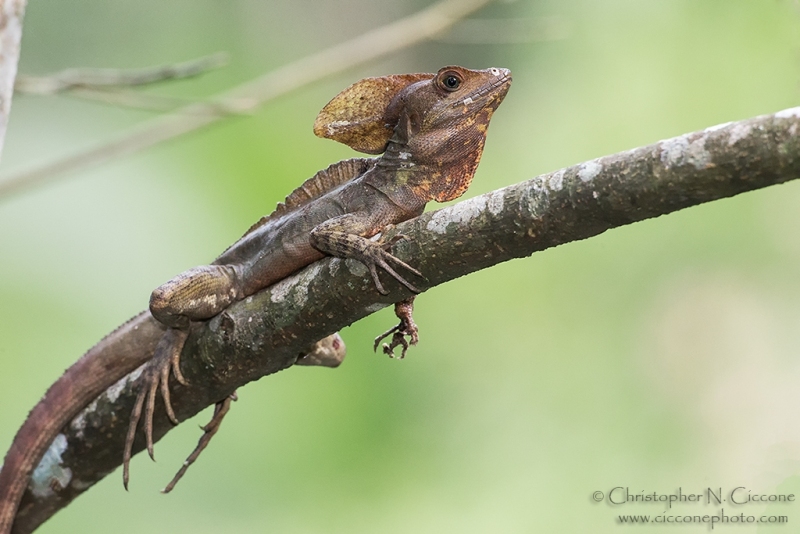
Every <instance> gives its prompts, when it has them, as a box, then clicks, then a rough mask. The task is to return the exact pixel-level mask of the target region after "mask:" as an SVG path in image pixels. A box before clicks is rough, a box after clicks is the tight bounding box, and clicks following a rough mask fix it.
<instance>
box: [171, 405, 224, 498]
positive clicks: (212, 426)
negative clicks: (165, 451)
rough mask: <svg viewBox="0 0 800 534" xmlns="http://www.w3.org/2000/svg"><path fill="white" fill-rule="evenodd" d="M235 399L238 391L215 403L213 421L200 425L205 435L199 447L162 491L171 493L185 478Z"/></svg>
mask: <svg viewBox="0 0 800 534" xmlns="http://www.w3.org/2000/svg"><path fill="white" fill-rule="evenodd" d="M235 400H237V397H236V392H235V391H234V392H233V393H231V394H230V395H228V396H227V397H225V399H224V400H221V401H219V402H218V403H217V404H216V405H214V415H213V416H212V417H211V421H209V422H208V424H206V425H205V426H201V427H200V428H201V429H202V430H203V435H202V436H200V440H199V441H198V442H197V447H195V448H194V450H193V451H192V454H190V455H189V457H188V458H186V460H185V461H184V462H183V465H182V466H181V468H180V469H179V470H178V472H177V473H176V474H175V476H174V477H173V478H172V480H171V481H170V482H169V484H167V486H166V487H165V488H164V489H162V490H161V493H169V492H170V491H172V490H173V489H174V488H175V485H176V484H177V483H178V481H179V480H180V479H181V478H183V475H185V474H186V471H187V470H188V469H189V466H190V465H192V464H193V463H194V462H195V460H197V458H198V457H199V456H200V453H201V452H203V450H204V449H205V448H206V447H207V446H208V443H209V442H210V441H211V438H213V437H214V434H216V433H217V431H218V430H219V427H220V425H221V424H222V420H223V419H224V418H225V415H227V413H228V410H230V409H231V401H235Z"/></svg>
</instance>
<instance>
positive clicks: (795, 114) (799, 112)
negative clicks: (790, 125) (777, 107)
mask: <svg viewBox="0 0 800 534" xmlns="http://www.w3.org/2000/svg"><path fill="white" fill-rule="evenodd" d="M775 117H776V118H778V119H800V107H796V108H789V109H784V110H782V111H779V112H777V113H776V114H775Z"/></svg>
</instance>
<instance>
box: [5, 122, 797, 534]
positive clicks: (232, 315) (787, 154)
mask: <svg viewBox="0 0 800 534" xmlns="http://www.w3.org/2000/svg"><path fill="white" fill-rule="evenodd" d="M798 127H800V108H794V109H789V110H785V111H782V112H779V113H776V114H774V115H767V116H763V117H757V118H754V119H750V120H745V121H740V122H735V123H728V124H724V125H720V126H716V127H712V128H707V129H706V130H703V131H700V132H695V133H691V134H686V135H683V136H680V137H676V138H673V139H668V140H665V141H661V142H659V143H656V144H653V145H650V146H646V147H643V148H637V149H634V150H630V151H627V152H623V153H620V154H616V155H612V156H606V157H602V158H599V159H596V160H592V161H589V162H586V163H582V164H580V165H575V166H573V167H569V168H566V169H562V170H559V171H556V172H552V173H549V174H545V175H542V176H538V177H536V178H533V179H531V180H528V181H525V182H522V183H519V184H516V185H512V186H509V187H506V188H503V189H499V190H497V191H493V192H491V193H488V194H485V195H482V196H479V197H475V198H472V199H469V200H466V201H463V202H460V203H458V204H455V205H453V206H450V207H447V208H444V209H441V210H438V211H433V212H429V213H426V214H424V215H422V216H421V217H419V218H417V219H415V220H412V221H409V222H406V223H403V224H401V225H399V226H398V227H397V228H396V229H395V231H396V232H400V233H402V234H404V235H406V236H407V237H408V239H405V240H403V241H401V242H399V243H398V244H397V245H396V246H395V252H396V253H397V255H398V257H400V258H401V259H403V260H404V261H407V262H409V263H411V264H412V265H414V266H415V267H417V268H418V269H419V270H420V271H422V272H423V273H425V276H426V277H427V280H426V281H424V282H423V283H420V284H419V286H420V287H422V288H423V289H428V288H430V287H433V286H436V285H438V284H442V283H444V282H447V281H449V280H452V279H454V278H457V277H459V276H463V275H465V274H468V273H471V272H474V271H477V270H479V269H483V268H486V267H489V266H492V265H495V264H497V263H500V262H503V261H507V260H510V259H512V258H519V257H524V256H529V255H530V254H532V253H534V252H536V251H539V250H544V249H547V248H550V247H553V246H556V245H560V244H562V243H567V242H570V241H576V240H580V239H585V238H588V237H591V236H594V235H597V234H600V233H602V232H604V231H606V230H608V229H610V228H614V227H617V226H622V225H625V224H629V223H632V222H636V221H640V220H643V219H648V218H652V217H657V216H659V215H663V214H666V213H670V212H673V211H677V210H680V209H683V208H686V207H689V206H694V205H697V204H702V203H704V202H709V201H712V200H716V199H720V198H725V197H730V196H733V195H737V194H739V193H742V192H745V191H750V190H754V189H759V188H762V187H766V186H769V185H774V184H779V183H783V182H786V181H788V180H792V179H795V178H797V177H798V176H800V137H798V136H797V135H796V134H797V131H798ZM384 280H385V281H386V282H387V288H390V289H391V292H390V294H389V295H387V296H381V295H380V294H378V293H377V292H376V291H375V290H374V287H373V284H372V281H371V279H370V276H369V274H368V273H367V271H366V269H365V268H364V267H363V266H362V265H361V264H358V263H356V262H350V261H341V260H338V259H332V258H327V259H324V260H322V261H319V262H317V263H315V264H313V265H311V266H309V267H308V268H306V269H305V270H303V271H301V272H300V273H298V274H296V275H294V276H292V277H290V278H288V279H286V280H284V281H282V282H280V283H278V284H276V285H274V286H272V287H270V288H268V289H266V290H264V291H262V292H260V293H258V294H256V295H254V296H252V297H248V298H247V299H245V300H243V301H241V302H239V303H237V304H235V305H233V306H231V307H230V308H228V309H227V310H226V311H225V312H223V313H222V314H220V315H219V316H217V317H215V318H214V319H212V320H210V321H208V322H207V323H204V324H202V325H198V326H197V327H196V328H195V329H194V330H193V331H192V333H191V335H190V337H189V341H188V343H187V346H186V348H185V350H184V352H183V366H182V368H183V373H184V375H185V377H186V378H187V379H188V380H189V383H190V386H189V387H182V386H180V385H178V384H175V383H173V384H172V388H173V403H174V406H175V409H176V413H177V415H178V417H179V418H180V419H181V420H183V419H186V418H188V417H191V416H192V415H194V414H196V413H197V412H198V411H200V410H201V409H203V408H205V407H206V406H208V405H209V404H212V403H214V402H215V401H217V400H219V399H222V398H224V397H225V396H226V395H228V394H230V393H231V392H232V391H234V390H235V389H237V388H239V387H240V386H242V385H244V384H246V383H247V382H250V381H252V380H257V379H259V378H261V377H262V376H265V375H268V374H271V373H275V372H277V371H280V370H283V369H286V368H288V367H291V366H292V365H293V364H294V363H296V361H297V357H298V355H299V354H300V352H301V351H302V350H303V349H304V348H305V347H307V346H308V345H309V344H310V343H312V342H313V341H315V340H317V339H321V338H323V337H325V336H327V335H328V334H331V333H333V332H335V331H337V330H339V329H341V328H343V327H345V326H347V325H349V324H351V323H353V322H355V321H357V320H359V319H361V318H362V317H364V316H366V315H369V314H371V313H373V312H375V311H377V310H379V309H381V308H383V307H385V306H387V305H389V304H391V303H393V302H396V301H398V300H401V299H402V298H405V297H408V296H409V295H410V294H409V293H408V291H407V290H405V289H404V288H402V287H400V286H398V285H397V284H395V283H393V282H392V281H391V280H389V279H388V277H384ZM416 282H417V281H415V283H416ZM139 320H140V321H142V324H143V325H146V327H144V328H135V329H134V328H127V329H123V330H119V331H118V333H114V334H112V335H111V337H110V338H108V339H107V343H109V344H110V345H109V350H113V345H114V344H115V343H119V344H120V345H129V344H131V343H136V344H139V345H140V346H141V347H152V346H153V345H154V343H155V341H156V337H157V336H158V335H159V334H160V332H161V330H160V329H159V328H157V327H155V324H154V321H153V319H152V318H151V317H150V316H149V314H145V315H144V316H143V317H141V318H140V319H139ZM428 327H429V328H432V327H434V325H429V326H428ZM115 335H116V336H117V338H114V336H115ZM136 376H138V374H137V372H134V373H132V374H130V375H129V376H127V377H126V378H124V379H123V380H121V381H120V382H119V383H118V384H116V385H114V386H113V387H111V388H109V390H108V391H107V392H105V393H103V394H102V395H101V396H100V397H99V399H98V400H97V401H96V402H94V403H92V404H91V405H90V406H89V407H88V408H87V409H86V410H84V412H83V413H81V414H80V415H79V416H78V417H76V418H75V419H74V420H73V421H72V423H71V424H70V425H68V426H67V427H66V428H65V429H64V431H63V432H64V433H63V434H62V435H60V436H59V438H58V439H57V440H56V443H54V445H53V447H51V451H50V452H51V453H53V454H50V455H49V456H46V457H45V460H43V462H42V464H43V465H42V467H44V468H45V469H44V472H46V473H54V475H53V476H55V477H58V476H61V477H62V482H63V483H64V485H65V486H66V487H65V488H64V489H63V490H60V491H56V492H53V491H51V492H50V494H49V495H45V496H40V497H37V496H35V495H33V493H31V491H28V492H27V493H26V495H25V498H24V500H23V505H22V508H21V512H20V515H19V516H18V518H17V522H16V523H15V530H14V532H16V533H18V534H20V533H27V532H31V531H32V530H33V529H34V528H35V527H36V526H37V525H39V524H40V523H42V522H43V521H44V520H46V519H47V518H48V517H50V516H51V515H52V514H54V513H55V512H56V511H58V510H59V509H60V508H62V507H63V506H66V504H68V503H69V502H70V501H71V500H72V499H73V498H75V497H76V496H78V495H79V494H80V493H82V492H83V491H85V490H86V489H88V488H89V487H90V486H91V485H92V484H94V483H95V482H97V481H98V480H100V479H101V478H103V477H104V476H106V475H107V474H109V473H110V472H112V471H113V470H114V469H115V468H116V467H117V466H118V465H119V464H120V462H121V459H122V447H123V441H124V438H125V432H126V428H127V422H128V416H129V414H130V410H131V407H132V404H133V401H134V397H135V390H134V388H133V384H132V383H133V380H134V379H135V378H136ZM171 428H172V425H171V424H170V423H169V422H168V420H167V419H166V417H165V416H164V414H163V410H162V409H158V416H157V418H156V420H155V433H156V437H157V438H161V437H162V436H163V435H164V434H165V433H166V432H168V431H169V430H170V429H171ZM142 446H143V443H142V440H140V441H137V443H136V450H141V448H142ZM59 461H60V464H59ZM67 470H69V472H68V474H67ZM51 482H52V480H49V481H48V480H47V479H46V477H45V479H44V480H40V481H38V484H39V485H40V486H41V484H45V485H46V484H48V483H51Z"/></svg>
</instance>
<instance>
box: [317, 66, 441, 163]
mask: <svg viewBox="0 0 800 534" xmlns="http://www.w3.org/2000/svg"><path fill="white" fill-rule="evenodd" d="M433 76H434V75H433V74H393V75H391V76H381V77H379V78H365V79H363V80H361V81H359V82H356V83H354V84H353V85H351V86H350V87H348V88H347V89H345V90H344V91H342V92H341V93H339V94H338V95H336V96H335V97H333V100H331V101H330V102H328V104H327V105H326V106H325V107H324V108H322V111H320V112H319V115H317V120H316V121H315V122H314V133H315V134H316V135H317V136H319V137H325V138H328V139H333V140H334V141H339V142H340V143H344V144H346V145H348V146H350V147H351V148H353V149H355V150H358V151H359V152H365V153H367V154H380V153H381V152H383V151H384V150H385V149H386V144H387V143H388V142H389V138H391V137H392V132H393V131H394V127H395V125H396V123H397V120H398V118H399V115H398V114H399V112H400V110H399V109H396V108H394V107H392V106H390V104H391V103H392V100H393V99H394V97H395V96H397V94H398V93H399V92H400V91H402V90H403V89H405V88H406V87H408V86H409V85H411V84H414V83H416V82H419V81H422V80H430V79H431V78H433Z"/></svg>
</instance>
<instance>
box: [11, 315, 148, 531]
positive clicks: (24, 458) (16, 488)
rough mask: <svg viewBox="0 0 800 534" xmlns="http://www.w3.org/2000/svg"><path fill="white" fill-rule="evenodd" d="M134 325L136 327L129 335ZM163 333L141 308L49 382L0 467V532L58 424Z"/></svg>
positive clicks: (139, 359) (136, 362) (133, 364)
mask: <svg viewBox="0 0 800 534" xmlns="http://www.w3.org/2000/svg"><path fill="white" fill-rule="evenodd" d="M135 330H140V331H139V332H137V335H131V334H132V333H133V331H135ZM145 330H152V332H148V331H145ZM162 333H163V331H162V329H161V328H160V327H159V326H158V325H157V323H156V321H155V320H153V319H152V318H151V316H150V314H149V313H148V312H142V313H140V314H139V315H137V316H136V317H134V318H132V319H131V320H129V321H128V322H127V323H125V324H123V325H122V326H120V327H119V328H117V329H116V330H115V331H114V332H112V333H111V334H109V335H108V336H106V337H105V338H103V340H102V341H100V343H98V344H97V345H95V346H94V347H92V348H91V349H90V350H89V351H88V352H87V353H86V354H84V355H83V357H81V358H80V359H79V360H78V361H77V362H75V364H73V365H72V366H71V367H70V368H69V369H67V370H66V372H64V374H63V375H62V376H61V378H59V379H58V380H57V381H56V382H55V383H54V384H53V385H52V386H50V389H48V390H47V393H45V395H44V397H43V398H42V400H40V401H39V403H38V404H37V405H36V406H35V407H34V408H33V410H31V412H30V414H28V418H27V419H26V420H25V422H24V423H23V424H22V428H20V429H19V432H17V435H16V436H15V437H14V441H13V442H12V443H11V448H10V449H9V451H8V453H7V454H6V458H5V461H4V462H3V466H2V469H0V534H10V532H11V527H12V526H13V524H14V518H15V516H16V514H17V508H18V506H19V503H20V500H21V499H22V495H23V494H24V493H25V489H26V488H27V486H28V481H29V480H30V477H31V474H32V473H33V470H34V468H35V467H36V465H37V464H38V463H39V461H40V460H41V458H42V456H43V455H44V453H45V451H46V450H47V448H48V447H49V446H50V444H51V443H52V442H53V440H54V439H55V438H56V436H57V435H58V433H59V432H60V431H61V429H62V428H63V427H64V426H65V425H66V424H67V423H69V421H70V420H71V419H72V418H73V417H75V416H76V415H77V414H78V413H79V412H80V411H81V410H82V409H83V408H84V407H86V406H87V405H88V404H89V403H90V402H92V401H93V400H94V399H95V398H97V397H98V396H99V395H100V394H101V393H102V392H103V391H105V390H106V389H107V388H108V387H109V386H111V385H113V384H114V383H115V382H116V381H118V380H119V379H121V378H122V377H124V376H125V375H127V374H128V373H130V372H131V371H133V370H134V369H136V368H137V367H139V366H140V365H141V364H143V363H144V362H146V361H147V360H148V359H150V357H151V355H152V351H153V348H154V347H155V343H156V342H157V341H158V339H159V338H160V337H161V335H162ZM150 345H152V346H150Z"/></svg>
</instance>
